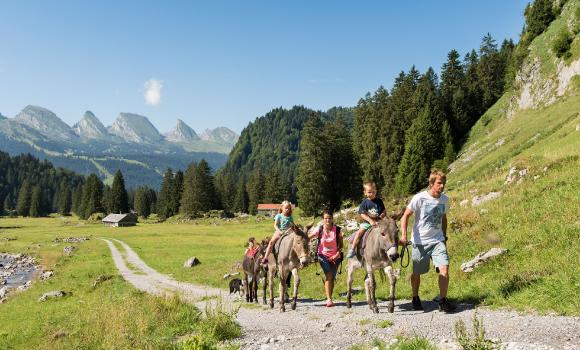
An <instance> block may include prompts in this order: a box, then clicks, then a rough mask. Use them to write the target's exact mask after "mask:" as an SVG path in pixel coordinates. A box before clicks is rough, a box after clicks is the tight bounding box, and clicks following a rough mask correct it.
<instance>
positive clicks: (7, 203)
mask: <svg viewBox="0 0 580 350" xmlns="http://www.w3.org/2000/svg"><path fill="white" fill-rule="evenodd" d="M3 208H4V211H6V212H10V211H12V209H14V204H13V203H12V195H11V194H10V193H8V194H7V195H6V197H4V206H3Z"/></svg>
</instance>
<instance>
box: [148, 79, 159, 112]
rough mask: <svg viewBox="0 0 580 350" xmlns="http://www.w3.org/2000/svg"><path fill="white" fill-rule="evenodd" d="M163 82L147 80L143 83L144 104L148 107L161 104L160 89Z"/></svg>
mask: <svg viewBox="0 0 580 350" xmlns="http://www.w3.org/2000/svg"><path fill="white" fill-rule="evenodd" d="M162 88H163V81H161V80H157V79H149V80H147V81H146V82H145V103H146V104H148V105H150V106H157V105H159V104H160V103H161V89H162Z"/></svg>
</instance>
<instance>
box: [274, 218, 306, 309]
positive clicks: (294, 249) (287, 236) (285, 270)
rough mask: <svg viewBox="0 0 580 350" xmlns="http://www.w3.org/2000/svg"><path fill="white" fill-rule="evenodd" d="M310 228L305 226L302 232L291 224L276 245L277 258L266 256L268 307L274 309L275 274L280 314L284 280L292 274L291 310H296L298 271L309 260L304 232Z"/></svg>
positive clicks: (298, 283) (284, 290) (282, 304)
mask: <svg viewBox="0 0 580 350" xmlns="http://www.w3.org/2000/svg"><path fill="white" fill-rule="evenodd" d="M310 227H312V224H309V225H308V226H306V230H305V231H303V230H302V228H301V227H299V226H296V225H294V224H292V226H291V227H290V228H289V229H288V230H286V231H285V232H284V233H283V234H282V236H280V239H279V241H278V243H277V244H276V245H277V246H279V248H278V249H277V251H278V257H277V259H274V253H271V254H270V255H269V256H268V283H269V287H270V307H271V308H273V307H274V277H275V276H276V272H277V273H278V277H279V278H280V312H284V311H286V308H285V306H284V299H285V298H284V295H286V290H287V288H288V287H287V286H286V278H287V277H288V275H289V273H290V272H292V275H293V276H294V293H293V295H292V304H291V306H292V310H295V309H296V300H297V299H298V286H299V285H300V278H299V277H298V269H301V268H302V267H304V266H305V265H306V264H308V262H309V260H310V258H309V257H308V235H307V234H306V233H305V232H308V230H309V229H310Z"/></svg>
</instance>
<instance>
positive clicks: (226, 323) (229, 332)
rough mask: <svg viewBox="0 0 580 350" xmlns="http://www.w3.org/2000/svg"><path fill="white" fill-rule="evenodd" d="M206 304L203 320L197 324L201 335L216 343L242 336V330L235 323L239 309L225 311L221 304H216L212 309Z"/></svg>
mask: <svg viewBox="0 0 580 350" xmlns="http://www.w3.org/2000/svg"><path fill="white" fill-rule="evenodd" d="M210 304H211V303H207V306H206V308H205V316H206V317H205V318H204V319H203V320H202V321H201V322H200V324H199V331H200V333H201V334H204V335H207V336H208V337H211V338H214V339H216V340H218V341H224V340H230V339H233V338H238V337H240V336H241V335H242V328H241V327H240V325H239V324H238V323H237V322H236V314H237V313H238V310H239V309H236V310H232V311H227V310H225V308H224V306H223V304H221V303H220V302H218V303H217V304H216V305H215V306H214V307H212V306H211V305H210Z"/></svg>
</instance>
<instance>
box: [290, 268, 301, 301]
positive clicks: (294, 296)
mask: <svg viewBox="0 0 580 350" xmlns="http://www.w3.org/2000/svg"><path fill="white" fill-rule="evenodd" d="M292 276H294V293H293V294H292V310H296V301H297V300H298V287H299V286H300V277H298V269H297V268H293V269H292Z"/></svg>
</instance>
